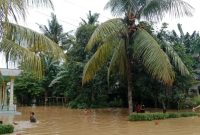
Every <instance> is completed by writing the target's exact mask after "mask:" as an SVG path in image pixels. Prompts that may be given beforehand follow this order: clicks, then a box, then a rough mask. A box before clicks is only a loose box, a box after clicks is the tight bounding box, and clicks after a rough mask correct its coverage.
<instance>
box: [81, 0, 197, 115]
mask: <svg viewBox="0 0 200 135" xmlns="http://www.w3.org/2000/svg"><path fill="white" fill-rule="evenodd" d="M105 8H106V9H107V8H110V9H111V12H112V13H113V15H115V16H124V17H123V18H115V19H110V20H108V21H106V22H104V23H102V24H101V25H100V26H98V27H97V28H96V30H95V31H94V33H93V35H92V36H91V38H90V40H89V42H88V44H87V46H86V50H87V51H90V50H91V49H92V48H93V47H94V46H97V45H98V49H97V51H96V52H95V54H94V55H93V56H92V57H91V59H90V60H89V61H88V62H87V64H86V65H85V67H84V71H83V79H82V83H83V84H85V83H86V82H88V81H90V80H91V79H92V77H93V76H94V75H95V74H96V72H97V71H98V70H99V69H100V68H101V66H102V65H103V64H105V63H106V61H107V60H110V62H109V64H110V66H109V68H108V78H109V75H110V73H111V72H114V71H118V73H119V74H121V75H122V76H125V77H126V80H127V85H128V105H129V113H131V112H132V111H133V105H132V92H133V86H132V83H133V77H134V75H133V72H132V71H133V67H134V64H136V63H137V61H140V62H142V63H143V66H144V67H145V69H146V72H148V73H149V74H150V75H151V76H152V77H153V78H155V79H157V80H159V81H162V82H163V84H165V85H167V86H171V85H172V84H173V81H174V78H175V74H174V71H173V65H174V66H175V67H177V68H178V70H179V71H181V74H182V75H187V74H189V72H188V70H187V68H186V66H185V65H184V63H183V62H182V61H181V60H180V58H179V57H178V55H176V54H175V55H174V54H173V53H174V51H173V50H172V48H170V49H168V51H167V52H169V53H170V55H169V56H167V54H166V53H165V52H164V51H163V50H162V49H161V47H160V45H159V44H158V42H157V41H156V40H155V39H154V38H153V37H152V36H151V35H150V34H149V33H148V32H147V31H145V30H144V29H143V28H142V26H141V25H140V20H141V19H143V20H146V21H160V20H162V19H163V17H164V16H165V15H166V14H167V13H169V14H170V15H171V16H174V17H181V16H192V10H193V8H192V7H191V6H190V5H189V4H188V3H186V2H184V1H182V0H110V1H109V2H108V3H107V4H106V6H105ZM110 56H112V58H111V59H109V57H110ZM170 56H172V57H171V58H172V59H169V58H170ZM174 57H175V58H174ZM170 60H171V61H172V62H173V65H172V64H171V63H170Z"/></svg>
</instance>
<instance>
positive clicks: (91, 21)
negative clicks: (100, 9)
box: [81, 11, 99, 25]
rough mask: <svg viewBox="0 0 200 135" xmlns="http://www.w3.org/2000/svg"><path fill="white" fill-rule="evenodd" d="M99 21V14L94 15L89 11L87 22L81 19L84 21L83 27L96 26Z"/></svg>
mask: <svg viewBox="0 0 200 135" xmlns="http://www.w3.org/2000/svg"><path fill="white" fill-rule="evenodd" d="M98 19H99V14H98V13H94V14H92V12H91V11H89V13H88V14H87V20H85V19H83V18H81V20H82V23H81V24H82V25H87V24H89V25H95V24H96V23H98Z"/></svg>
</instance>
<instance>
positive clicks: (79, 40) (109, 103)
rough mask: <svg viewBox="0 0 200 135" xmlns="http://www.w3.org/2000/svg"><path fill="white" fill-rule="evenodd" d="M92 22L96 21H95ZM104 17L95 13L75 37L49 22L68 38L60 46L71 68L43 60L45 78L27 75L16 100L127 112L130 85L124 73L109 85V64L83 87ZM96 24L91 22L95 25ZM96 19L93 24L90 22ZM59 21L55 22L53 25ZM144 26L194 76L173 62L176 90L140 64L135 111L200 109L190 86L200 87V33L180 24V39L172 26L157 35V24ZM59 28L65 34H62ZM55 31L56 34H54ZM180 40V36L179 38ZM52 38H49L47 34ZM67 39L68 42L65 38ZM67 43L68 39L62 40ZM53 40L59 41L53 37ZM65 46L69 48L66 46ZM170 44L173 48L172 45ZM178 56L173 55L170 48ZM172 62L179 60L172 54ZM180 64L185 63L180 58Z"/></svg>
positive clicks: (17, 87) (135, 71)
mask: <svg viewBox="0 0 200 135" xmlns="http://www.w3.org/2000/svg"><path fill="white" fill-rule="evenodd" d="M93 15H94V16H93ZM90 17H91V18H90ZM96 17H97V18H98V14H91V12H89V15H88V21H87V20H84V19H82V21H83V22H82V23H80V26H79V27H78V28H77V30H76V32H75V34H74V35H73V34H70V33H67V34H66V33H64V32H63V31H60V32H59V33H56V32H57V31H59V30H62V26H61V25H60V24H59V23H58V21H56V20H55V19H56V17H55V16H53V18H52V19H54V21H55V22H56V23H55V24H56V26H59V27H53V26H51V25H53V24H51V23H49V27H47V26H43V27H46V28H48V30H49V29H52V30H49V31H51V34H49V36H50V37H49V38H51V36H52V35H56V34H58V35H57V36H58V37H59V35H60V33H61V35H62V38H59V39H56V40H55V41H54V42H59V43H62V46H65V47H63V49H64V50H65V51H66V56H67V63H63V62H59V61H57V60H55V59H53V58H51V57H49V56H48V54H47V55H46V54H45V55H42V56H41V59H42V65H43V66H42V68H43V73H44V74H43V75H44V76H43V78H40V79H38V78H37V76H35V75H34V73H31V72H29V73H23V74H22V76H21V77H19V78H18V79H17V80H16V83H15V95H16V97H17V101H18V103H21V104H31V103H32V100H33V99H36V100H37V103H40V102H39V100H40V101H45V98H47V97H66V98H67V101H68V103H67V106H69V107H71V108H97V107H127V106H128V104H127V91H126V90H127V82H126V81H124V78H123V77H122V76H121V73H120V72H117V73H115V74H111V75H110V79H109V84H108V83H107V79H106V78H107V73H106V72H107V70H108V68H109V66H108V65H109V62H108V63H105V64H104V65H102V69H101V70H99V71H98V74H95V76H94V79H93V80H92V81H91V82H89V83H87V84H86V85H84V86H83V85H82V71H83V68H84V66H85V65H86V62H87V61H88V60H89V58H90V57H91V56H92V55H93V54H94V53H95V51H96V50H97V45H95V46H94V48H93V49H92V50H91V51H90V52H85V47H86V44H87V43H88V41H89V39H90V37H91V35H92V34H93V32H94V31H95V29H96V28H97V27H98V26H99V24H98V22H97V19H96ZM90 19H91V20H90ZM89 20H90V21H89ZM49 22H53V21H49ZM140 26H141V27H142V28H143V29H145V30H146V31H148V33H150V35H151V36H152V37H154V39H155V40H156V41H157V42H158V43H159V44H160V46H161V48H162V49H163V51H164V52H167V51H168V54H177V55H179V56H180V58H181V60H182V61H183V63H184V64H185V65H186V66H187V68H188V70H189V71H190V76H182V75H181V71H180V70H179V69H178V68H177V67H176V63H173V62H172V66H173V69H175V74H176V78H175V80H174V84H173V86H172V87H166V86H165V85H164V84H163V83H162V81H157V80H156V79H154V78H151V76H150V75H148V74H147V72H146V68H145V67H144V66H143V64H142V61H141V60H138V61H135V62H136V63H135V66H133V70H132V72H133V75H134V77H133V78H134V79H133V88H134V95H133V103H134V104H133V106H135V105H136V104H138V103H139V104H145V106H146V107H156V108H163V107H165V108H177V109H181V108H188V107H192V106H193V105H198V103H197V102H195V101H197V99H193V97H194V96H195V93H194V94H193V95H191V94H189V93H190V91H189V89H190V87H191V86H192V85H194V84H196V83H197V81H196V80H195V79H198V74H199V73H198V72H197V70H196V69H198V67H199V53H200V52H198V49H199V45H200V37H199V34H198V32H194V33H192V34H190V33H186V34H185V33H184V32H183V29H182V27H181V25H180V24H178V28H179V32H180V34H179V33H178V34H177V33H176V32H175V31H174V30H172V31H169V30H167V24H166V23H164V24H163V26H162V28H161V29H160V30H157V31H156V30H154V27H153V24H150V23H147V22H141V23H140ZM56 28H58V29H59V30H56ZM54 31H55V33H54ZM179 35H180V36H179ZM46 36H48V34H46ZM63 36H64V37H63ZM61 39H65V40H64V41H65V42H64V41H62V40H61ZM52 40H53V38H52ZM64 43H65V44H64ZM166 43H167V45H166ZM169 48H173V50H174V51H175V52H176V53H169V52H170V49H169ZM168 57H169V58H170V60H171V61H173V58H174V56H173V55H168ZM176 60H177V61H179V59H176Z"/></svg>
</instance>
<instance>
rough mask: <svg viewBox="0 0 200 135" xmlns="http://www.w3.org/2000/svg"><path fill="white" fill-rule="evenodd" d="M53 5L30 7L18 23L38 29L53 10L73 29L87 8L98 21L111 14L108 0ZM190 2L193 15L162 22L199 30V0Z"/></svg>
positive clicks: (55, 1) (67, 0)
mask: <svg viewBox="0 0 200 135" xmlns="http://www.w3.org/2000/svg"><path fill="white" fill-rule="evenodd" d="M52 1H53V4H54V6H55V10H54V11H52V10H47V9H44V8H40V9H36V8H34V9H33V8H32V9H30V11H29V15H28V16H27V19H26V22H23V21H22V22H20V24H22V25H24V26H27V27H29V28H32V29H34V30H37V31H39V29H38V25H37V24H47V20H48V19H50V14H51V12H54V13H55V14H56V15H57V17H58V20H59V22H60V23H61V24H62V25H63V26H64V30H65V31H70V30H75V29H76V28H77V26H78V25H79V23H80V21H81V19H80V18H86V14H87V13H88V11H89V10H91V11H92V12H93V13H94V12H97V13H100V19H99V21H100V22H103V21H105V20H107V19H109V18H112V15H111V14H110V12H109V11H108V10H104V6H105V4H106V3H107V2H108V0H52ZM185 1H187V2H188V3H190V4H191V5H192V6H193V7H194V8H195V12H194V16H193V17H191V18H189V17H184V18H181V19H175V18H171V17H168V16H166V17H165V18H164V20H163V22H167V23H169V24H170V25H169V27H170V29H175V28H176V25H177V23H181V24H182V25H183V28H184V30H185V31H189V32H192V31H194V30H198V31H200V25H199V22H200V8H199V7H200V0H185Z"/></svg>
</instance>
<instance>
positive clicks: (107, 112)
mask: <svg viewBox="0 0 200 135" xmlns="http://www.w3.org/2000/svg"><path fill="white" fill-rule="evenodd" d="M18 111H19V112H21V113H22V114H21V115H18V116H15V117H14V118H13V121H14V122H16V123H17V125H15V133H13V134H12V135H16V134H19V133H20V134H21V135H200V118H199V117H189V118H178V119H168V120H159V121H150V122H129V121H128V120H127V115H128V114H127V111H126V110H124V109H97V110H91V111H88V112H85V111H84V110H72V109H66V108H64V107H35V108H31V107H22V108H18ZM30 111H34V112H35V114H36V117H37V119H38V122H37V123H36V124H32V123H30V122H29V114H30ZM6 117H10V116H4V117H2V116H1V119H4V120H7V121H12V120H10V119H8V118H6Z"/></svg>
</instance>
